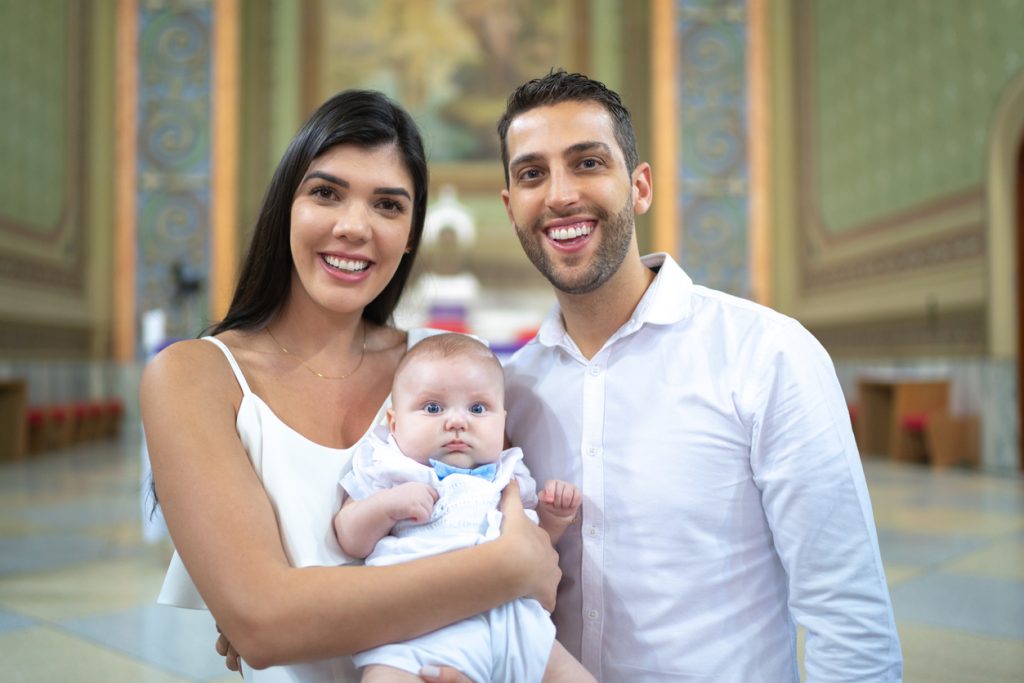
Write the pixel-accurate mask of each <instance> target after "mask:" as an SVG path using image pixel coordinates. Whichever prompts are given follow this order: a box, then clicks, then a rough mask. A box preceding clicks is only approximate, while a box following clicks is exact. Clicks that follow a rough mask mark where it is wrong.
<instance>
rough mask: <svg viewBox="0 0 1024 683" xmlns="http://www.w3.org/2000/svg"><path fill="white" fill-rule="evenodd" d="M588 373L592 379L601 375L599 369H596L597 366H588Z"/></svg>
mask: <svg viewBox="0 0 1024 683" xmlns="http://www.w3.org/2000/svg"><path fill="white" fill-rule="evenodd" d="M589 372H590V374H591V375H592V376H594V377H597V376H598V375H600V374H601V368H599V367H598V366H596V365H591V366H590V369H589Z"/></svg>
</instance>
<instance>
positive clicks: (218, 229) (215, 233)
mask: <svg viewBox="0 0 1024 683" xmlns="http://www.w3.org/2000/svg"><path fill="white" fill-rule="evenodd" d="M213 11H214V18H213V51H214V52H213V89H212V95H213V98H212V109H213V112H212V121H211V125H212V126H213V130H212V135H211V143H212V144H211V147H212V149H211V152H212V155H213V156H212V159H211V167H212V178H211V192H210V231H211V234H210V247H211V255H210V299H209V305H210V310H209V315H210V320H220V319H221V318H223V317H224V314H225V313H226V312H227V310H228V304H229V303H230V302H231V294H232V291H233V289H234V285H235V266H236V263H237V255H238V139H239V133H238V131H239V127H240V126H239V96H240V95H239V85H240V82H241V73H240V72H239V60H240V39H239V26H240V25H241V17H240V16H239V15H240V7H239V2H238V0H215V2H214V7H213Z"/></svg>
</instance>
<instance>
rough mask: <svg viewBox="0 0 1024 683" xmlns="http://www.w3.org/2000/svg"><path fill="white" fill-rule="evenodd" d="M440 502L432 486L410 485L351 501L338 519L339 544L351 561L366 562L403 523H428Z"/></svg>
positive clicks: (339, 514) (335, 517) (345, 505)
mask: <svg viewBox="0 0 1024 683" xmlns="http://www.w3.org/2000/svg"><path fill="white" fill-rule="evenodd" d="M436 502H437V491H435V490H434V487H433V486H430V485H429V484H422V483H420V482H414V481H410V482H406V483H404V484H399V485H398V486H395V487H394V488H390V489H385V490H383V491H378V492H376V493H374V494H373V495H371V496H369V497H368V498H364V499H362V500H356V499H355V498H352V497H349V498H348V500H346V501H345V503H344V505H342V506H341V509H340V510H339V511H338V514H337V515H335V516H334V533H335V534H336V535H337V537H338V544H339V545H341V549H342V550H344V551H345V554H346V555H348V556H350V557H356V558H360V559H362V558H365V557H366V556H367V555H369V554H370V553H371V552H373V547H374V546H375V545H377V541H379V540H380V539H382V538H384V537H385V536H387V535H388V532H390V531H391V527H393V526H394V525H395V522H398V521H400V520H403V519H411V520H413V521H416V522H425V521H427V520H428V519H430V513H431V512H432V511H433V509H434V503H436Z"/></svg>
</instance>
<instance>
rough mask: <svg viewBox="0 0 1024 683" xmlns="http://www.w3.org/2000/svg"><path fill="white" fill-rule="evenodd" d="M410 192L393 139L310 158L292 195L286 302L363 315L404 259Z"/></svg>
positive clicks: (335, 149)
mask: <svg viewBox="0 0 1024 683" xmlns="http://www.w3.org/2000/svg"><path fill="white" fill-rule="evenodd" d="M413 193H414V188H413V183H412V178H411V177H410V176H409V174H408V172H407V171H406V170H405V165H404V164H403V163H402V157H401V155H400V153H399V151H398V148H397V147H395V145H394V144H388V145H383V146H380V147H373V148H364V147H357V146H354V145H337V146H335V147H331V148H330V149H328V150H327V151H326V152H324V153H323V154H321V155H320V156H318V157H317V158H315V159H314V160H313V162H312V163H311V164H310V165H309V168H308V169H307V170H306V174H305V175H304V176H303V179H302V181H301V182H300V183H299V187H298V190H296V192H295V197H294V199H293V200H292V212H291V233H290V238H289V241H290V245H291V251H292V263H293V266H294V270H293V273H292V288H291V292H290V295H289V296H290V300H291V301H292V302H293V303H294V302H295V301H296V298H297V297H305V298H306V299H308V300H310V301H312V302H313V304H314V305H317V306H320V307H322V308H325V309H328V310H329V311H332V312H336V313H353V312H358V313H360V314H361V313H362V309H363V308H364V307H365V306H366V305H367V304H369V303H370V302H371V301H373V299H374V298H376V297H377V295H378V294H380V293H381V291H382V290H383V289H384V287H385V286H386V285H387V284H388V282H390V281H391V278H392V277H393V276H394V274H395V270H396V269H397V268H398V264H399V263H400V261H401V259H402V255H403V253H404V252H405V248H406V245H407V244H408V242H409V232H410V229H411V226H412V209H413V198H414V194H413Z"/></svg>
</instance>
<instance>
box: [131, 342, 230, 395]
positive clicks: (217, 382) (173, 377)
mask: <svg viewBox="0 0 1024 683" xmlns="http://www.w3.org/2000/svg"><path fill="white" fill-rule="evenodd" d="M221 341H223V342H225V344H227V345H228V347H229V348H230V347H231V344H230V343H229V342H231V341H232V338H231V337H230V336H228V337H227V339H224V338H221ZM147 388H153V389H162V390H171V391H175V392H184V393H189V392H190V391H191V390H201V391H203V392H205V393H207V394H208V393H210V392H211V391H215V392H220V391H224V392H230V393H232V394H234V393H235V392H237V391H238V383H237V381H236V380H235V378H234V373H233V372H232V370H231V365H230V364H229V363H228V360H227V358H225V356H224V352H223V351H221V349H220V348H218V347H217V346H216V345H215V344H211V343H210V342H209V341H207V340H204V339H189V340H185V341H179V342H175V343H174V344H171V345H170V346H168V347H167V348H165V349H163V350H162V351H160V353H158V354H157V355H156V356H154V357H153V358H152V360H150V361H149V363H147V364H146V368H145V370H144V371H143V374H142V389H143V391H145V390H146V389H147Z"/></svg>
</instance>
